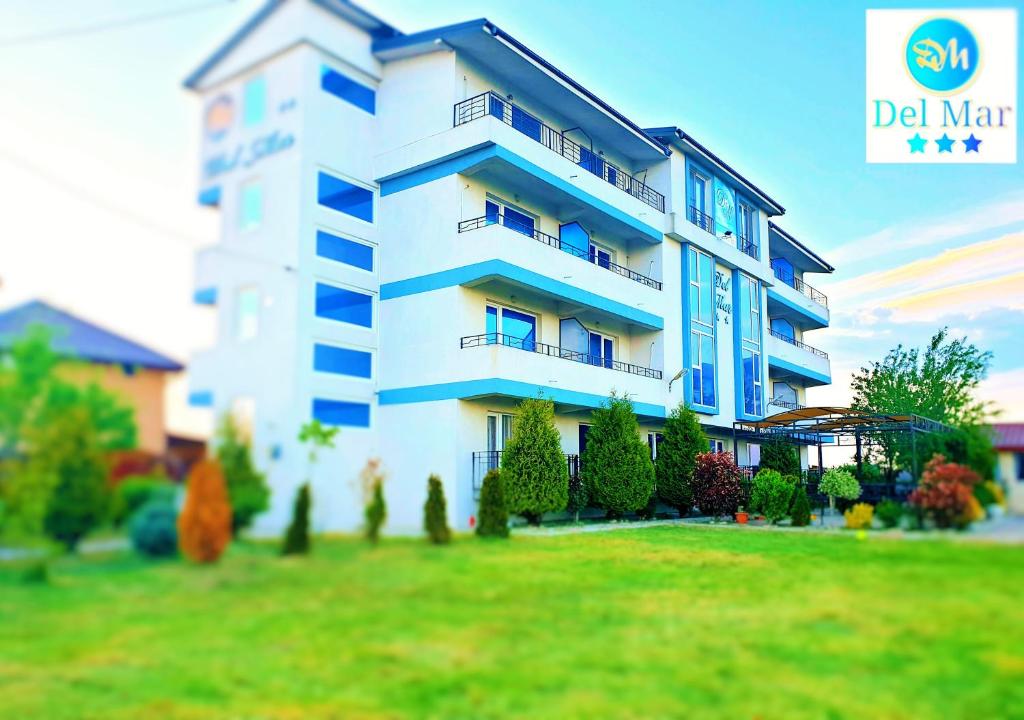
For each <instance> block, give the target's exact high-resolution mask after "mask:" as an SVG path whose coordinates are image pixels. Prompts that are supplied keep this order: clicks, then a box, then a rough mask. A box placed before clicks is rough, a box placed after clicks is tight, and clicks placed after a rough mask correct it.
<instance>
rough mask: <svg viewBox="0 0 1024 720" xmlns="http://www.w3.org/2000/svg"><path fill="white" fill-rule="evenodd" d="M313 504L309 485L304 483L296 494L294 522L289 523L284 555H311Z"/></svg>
mask: <svg viewBox="0 0 1024 720" xmlns="http://www.w3.org/2000/svg"><path fill="white" fill-rule="evenodd" d="M311 503H312V498H311V497H310V491H309V483H303V484H302V485H300V486H299V491H298V492H297V493H296V494H295V504H294V505H293V506H292V521H291V523H289V525H288V530H287V531H286V532H285V534H284V546H283V547H282V548H281V554H282V555H307V554H309V506H310V504H311Z"/></svg>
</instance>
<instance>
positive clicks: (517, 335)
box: [501, 308, 537, 350]
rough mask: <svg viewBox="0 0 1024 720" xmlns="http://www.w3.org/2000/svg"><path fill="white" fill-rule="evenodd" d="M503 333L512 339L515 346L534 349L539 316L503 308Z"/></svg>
mask: <svg viewBox="0 0 1024 720" xmlns="http://www.w3.org/2000/svg"><path fill="white" fill-rule="evenodd" d="M501 333H502V334H503V335H507V336H508V337H509V338H511V339H512V344H513V345H514V346H515V347H521V348H522V349H523V350H534V349H535V347H536V341H537V318H535V317H533V316H532V315H527V314H525V313H521V312H516V311H515V310H509V309H508V308H502V309H501Z"/></svg>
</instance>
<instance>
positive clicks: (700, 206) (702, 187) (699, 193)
mask: <svg viewBox="0 0 1024 720" xmlns="http://www.w3.org/2000/svg"><path fill="white" fill-rule="evenodd" d="M707 198H708V179H707V178H706V177H704V176H703V175H701V174H700V173H699V172H696V171H691V172H690V206H691V207H693V208H694V209H696V210H697V212H699V213H702V214H707V206H708V200H707ZM698 219H699V216H698ZM695 222H696V221H695ZM698 224H699V223H698ZM705 229H707V228H705Z"/></svg>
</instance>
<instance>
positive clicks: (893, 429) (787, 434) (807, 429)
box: [732, 406, 953, 476]
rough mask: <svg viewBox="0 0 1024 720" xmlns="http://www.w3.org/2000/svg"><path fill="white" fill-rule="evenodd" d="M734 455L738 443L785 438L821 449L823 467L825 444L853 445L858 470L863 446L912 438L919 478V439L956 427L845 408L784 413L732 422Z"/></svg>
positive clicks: (908, 417)
mask: <svg viewBox="0 0 1024 720" xmlns="http://www.w3.org/2000/svg"><path fill="white" fill-rule="evenodd" d="M732 432H733V452H734V453H735V452H736V450H737V447H736V444H737V441H738V440H746V441H747V442H758V443H759V442H764V441H766V440H768V439H770V438H772V437H780V436H781V437H784V438H785V439H786V440H788V441H789V442H791V443H794V444H800V445H817V446H818V467H821V466H822V464H823V463H822V446H823V445H854V446H856V448H857V451H856V459H857V468H858V470H859V469H860V467H861V463H862V462H863V452H862V450H863V447H864V446H865V445H872V444H874V443H876V442H878V441H879V439H880V438H882V437H884V436H885V435H891V434H900V435H909V436H910V442H911V444H912V446H913V448H914V452H913V454H912V457H913V462H914V466H915V467H914V468H913V472H914V475H915V476H916V475H917V467H916V465H917V452H916V447H917V436H918V435H919V434H921V433H928V434H932V433H949V432H953V428H951V427H950V426H949V425H945V424H943V423H941V422H938V421H936V420H931V419H929V418H926V417H922V416H921V415H887V414H883V413H873V412H868V411H864V410H854V409H853V408H846V407H833V406H819V407H800V408H792V409H788V410H784V411H783V412H780V413H776V414H775V415H771V416H769V417H766V418H765V419H764V420H754V421H742V420H741V421H738V422H735V423H733V426H732Z"/></svg>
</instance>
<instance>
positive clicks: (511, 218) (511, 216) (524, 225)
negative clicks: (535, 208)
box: [484, 197, 538, 237]
mask: <svg viewBox="0 0 1024 720" xmlns="http://www.w3.org/2000/svg"><path fill="white" fill-rule="evenodd" d="M484 215H485V216H486V218H487V222H488V223H490V224H494V223H500V224H502V225H504V226H505V227H507V228H508V229H509V230H515V231H516V232H519V233H522V234H523V235H529V236H530V237H533V233H534V230H536V229H537V225H538V223H537V218H536V216H534V215H530V214H529V213H527V212H525V211H524V210H519V209H517V208H514V207H512V206H511V205H509V204H508V203H506V202H504V201H502V200H498V199H497V198H490V197H489V198H487V201H486V202H485V203H484Z"/></svg>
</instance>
